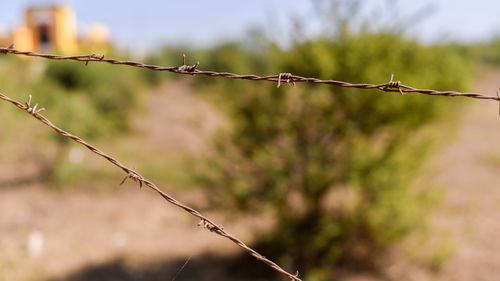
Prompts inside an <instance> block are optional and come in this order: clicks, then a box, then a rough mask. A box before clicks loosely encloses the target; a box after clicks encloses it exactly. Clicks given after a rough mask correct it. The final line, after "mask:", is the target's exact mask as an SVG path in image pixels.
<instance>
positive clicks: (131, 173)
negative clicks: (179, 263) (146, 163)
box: [0, 93, 301, 281]
mask: <svg viewBox="0 0 500 281" xmlns="http://www.w3.org/2000/svg"><path fill="white" fill-rule="evenodd" d="M0 99H1V100H4V101H7V102H10V103H11V104H13V105H15V106H17V107H18V108H19V109H21V110H23V111H25V112H27V113H29V114H31V115H32V116H33V117H35V118H36V119H38V120H39V121H41V122H42V123H44V124H45V125H47V126H49V127H50V128H52V129H53V130H54V131H56V133H58V134H59V135H61V136H63V137H66V138H70V139H72V140H74V141H75V142H77V143H79V144H81V145H83V146H85V147H86V148H88V149H89V150H90V151H92V152H93V153H95V154H97V155H99V156H101V157H103V158H104V159H106V160H108V161H109V162H111V163H112V164H114V165H115V166H117V167H118V168H120V169H122V170H123V171H124V172H125V173H126V176H125V178H124V179H123V180H122V182H121V184H123V183H124V182H125V181H126V180H127V179H131V180H133V181H135V182H138V183H139V186H140V187H142V185H143V184H144V185H146V186H148V187H149V188H151V189H153V190H154V191H156V192H157V193H158V194H160V195H161V196H162V197H163V198H164V199H165V200H166V201H168V202H169V203H171V204H173V205H175V206H176V207H178V208H181V209H183V210H184V211H186V212H188V213H189V214H191V215H193V216H195V217H196V218H198V219H200V222H199V223H198V226H202V227H204V228H206V229H208V230H210V231H211V232H214V233H216V234H218V235H220V236H223V237H225V238H227V239H229V240H231V241H232V242H233V243H235V244H236V245H238V246H239V247H241V248H243V250H245V251H246V252H248V253H249V254H250V255H252V256H253V257H255V258H256V259H257V260H260V261H262V262H263V263H265V264H267V265H268V266H269V267H271V268H272V269H274V270H276V271H278V272H279V273H281V274H283V275H284V276H286V277H287V278H289V279H290V280H293V281H301V279H300V278H299V277H298V273H297V274H295V275H293V274H291V273H288V272H287V271H285V270H284V269H282V268H281V267H280V266H279V265H278V264H276V263H274V262H273V261H271V260H269V259H268V258H266V257H264V256H263V255H261V254H259V253H258V252H257V251H255V250H254V249H252V248H250V247H248V246H247V245H246V244H245V243H244V242H243V241H241V240H240V239H238V238H236V237H235V236H233V235H231V234H229V233H228V232H226V231H225V230H224V228H223V227H222V226H219V225H217V224H216V223H215V222H214V221H213V220H211V219H209V218H207V217H205V216H204V215H202V214H201V213H200V212H198V211H197V210H195V209H193V208H191V207H189V206H187V205H185V204H183V203H182V202H180V201H178V200H177V199H175V198H174V197H172V196H170V195H168V194H167V193H165V192H164V191H162V190H161V189H160V188H158V187H157V186H156V185H155V184H154V183H153V182H151V181H149V180H148V179H146V178H144V177H143V176H142V175H141V174H139V173H138V172H136V171H135V170H133V169H131V168H129V167H127V166H125V165H124V164H122V163H121V162H120V161H118V160H117V159H115V158H113V157H112V156H109V155H108V154H106V153H104V152H103V151H101V150H100V149H99V148H97V147H95V146H93V145H91V144H89V143H87V142H86V141H84V140H83V139H81V138H80V137H78V136H75V135H72V134H70V133H68V132H66V131H64V130H62V129H60V128H58V127H57V126H56V125H54V124H53V123H52V122H51V121H50V120H49V119H47V118H46V117H45V116H43V115H41V114H40V112H41V111H43V110H45V108H40V109H37V107H38V104H36V105H34V106H33V107H32V106H31V95H30V96H29V99H28V102H26V103H25V104H22V103H21V102H19V101H17V100H14V99H12V98H9V97H8V96H6V95H5V94H2V93H0Z"/></svg>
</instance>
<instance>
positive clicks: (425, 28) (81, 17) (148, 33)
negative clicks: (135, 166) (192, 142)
mask: <svg viewBox="0 0 500 281" xmlns="http://www.w3.org/2000/svg"><path fill="white" fill-rule="evenodd" d="M40 3H67V4H69V5H70V6H72V7H73V9H74V10H75V11H76V14H77V22H78V29H79V31H80V32H83V31H84V30H85V29H86V28H88V27H89V26H90V25H91V24H93V23H103V24H105V25H107V26H108V27H109V29H110V31H111V35H112V39H113V41H114V42H115V43H117V44H118V45H120V46H122V47H131V48H136V49H144V48H152V47H154V46H157V45H159V44H161V43H167V44H168V43H171V44H179V43H182V42H185V43H189V44H198V45H202V44H213V43H217V42H219V41H221V40H223V39H225V38H235V37H236V38H238V37H239V38H241V37H242V36H244V34H245V31H247V30H248V28H249V27H251V26H259V25H260V26H269V27H270V33H271V34H272V35H273V36H275V38H276V40H278V41H284V40H286V38H287V37H286V36H284V34H286V32H287V30H288V31H290V29H291V21H290V20H289V19H290V18H291V17H300V18H302V19H303V20H304V21H305V22H311V27H310V28H309V29H308V32H310V33H314V32H319V29H316V28H315V25H314V22H315V20H314V14H315V13H314V9H313V8H312V5H311V3H312V1H310V0H251V1H243V0H241V1H236V0H184V1H174V0H165V1H160V0H157V1H153V0H141V1H137V0H134V1H130V0H122V1H118V0H108V1H105V0H54V1H48V0H10V1H4V3H2V5H1V8H0V26H1V27H2V28H3V29H10V28H12V27H13V26H16V25H18V24H20V23H21V22H22V20H23V9H24V7H26V6H28V5H31V4H40ZM387 3H392V5H393V6H395V7H394V8H393V9H390V8H388V4H387ZM364 8H365V9H366V10H369V11H371V12H373V11H375V10H379V11H380V13H379V15H378V16H380V17H383V18H384V19H385V20H384V21H385V22H390V21H391V20H392V19H393V17H394V18H398V19H399V20H402V21H407V23H406V25H407V28H408V29H409V33H410V34H411V35H414V36H417V37H420V38H422V39H424V40H426V41H436V40H437V41H443V40H468V41H471V40H482V39H486V38H488V37H490V36H492V35H493V34H497V33H500V16H498V15H497V14H498V12H500V1H494V0H474V1H469V0H421V1H415V0H399V1H390V0H365V1H364ZM420 10H422V11H425V13H426V14H430V15H428V16H426V17H423V19H420V20H418V21H417V23H416V24H415V23H413V20H411V19H409V18H411V16H412V15H415V14H418V11H420ZM393 11H400V12H401V13H399V14H394V13H393ZM371 12H370V13H371Z"/></svg>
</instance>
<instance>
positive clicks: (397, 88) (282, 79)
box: [0, 45, 500, 101]
mask: <svg viewBox="0 0 500 281" xmlns="http://www.w3.org/2000/svg"><path fill="white" fill-rule="evenodd" d="M0 53H4V54H14V55H21V56H29V57H40V58H45V59H50V60H74V61H81V62H85V65H87V64H88V63H89V62H106V63H110V64H118V65H127V66H133V67H139V68H147V69H151V70H155V71H169V72H173V73H178V74H189V75H195V74H197V75H206V76H219V77H225V78H232V79H243V80H253V81H259V80H261V81H270V82H275V83H278V87H279V86H280V84H281V83H293V84H294V85H295V83H298V82H309V83H315V84H327V85H334V86H339V87H347V88H358V89H377V90H380V91H384V92H399V93H400V94H405V93H420V94H424V95H431V96H448V97H457V96H461V97H469V98H474V99H485V100H496V101H500V96H498V95H497V96H488V95H484V94H481V93H462V92H456V91H436V90H430V89H417V88H413V87H411V86H407V85H404V84H402V83H401V82H400V81H393V76H391V79H390V81H389V82H387V83H383V84H368V83H362V84H352V83H349V82H343V81H337V80H321V79H318V78H308V77H302V76H299V75H292V74H291V73H280V74H277V75H267V76H259V75H255V74H249V75H239V74H235V73H230V72H216V71H209V70H199V69H197V67H198V65H199V62H197V63H196V64H195V65H192V66H189V65H185V64H184V59H183V65H181V66H158V65H152V64H145V63H142V62H135V61H122V60H117V59H108V58H104V56H99V55H96V54H90V55H77V56H62V55H54V54H41V53H36V52H28V51H19V50H16V49H14V48H13V46H12V45H11V47H8V48H5V47H0Z"/></svg>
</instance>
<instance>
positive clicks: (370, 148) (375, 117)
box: [163, 23, 476, 280]
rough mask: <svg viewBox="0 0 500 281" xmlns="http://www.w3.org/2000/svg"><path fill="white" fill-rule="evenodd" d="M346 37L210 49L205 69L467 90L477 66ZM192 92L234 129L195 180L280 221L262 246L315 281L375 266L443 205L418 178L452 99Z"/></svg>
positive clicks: (460, 54) (452, 52) (457, 49)
mask: <svg viewBox="0 0 500 281" xmlns="http://www.w3.org/2000/svg"><path fill="white" fill-rule="evenodd" d="M338 27H339V28H338V30H337V32H331V33H330V35H328V36H323V37H318V38H313V39H308V40H297V41H295V42H294V43H293V44H292V46H290V47H287V48H283V47H280V46H278V45H276V44H274V43H273V42H272V41H262V40H261V38H259V39H260V40H259V41H254V42H253V44H247V43H248V42H246V43H245V44H242V43H234V42H233V43H224V44H221V45H219V46H217V47H214V48H211V49H209V50H204V51H203V54H204V60H203V63H202V65H203V68H205V69H211V70H215V71H228V72H234V73H241V74H250V73H256V74H270V73H280V72H281V73H284V72H290V73H293V74H297V75H302V76H306V77H318V78H323V79H331V78H334V79H336V80H341V81H349V82H353V83H365V82H366V83H375V84H378V83H383V82H386V81H388V80H389V78H390V75H391V73H394V74H395V80H401V81H403V82H404V83H405V84H408V85H413V86H416V87H419V88H432V89H438V90H445V89H454V90H458V91H463V90H466V89H467V87H468V85H469V82H470V80H471V74H472V73H473V70H474V62H475V59H476V56H475V55H474V52H472V51H470V50H469V49H468V48H464V47H463V46H460V45H457V44H446V45H431V46H429V45H422V44H421V43H419V42H418V41H416V40H412V39H408V38H407V37H405V35H404V34H403V33H399V32H389V31H383V30H382V31H380V30H379V31H377V30H370V29H361V30H359V29H354V28H349V26H347V25H345V23H341V24H339V25H338ZM256 46H258V47H256ZM167 53H168V52H167ZM163 56H165V57H166V59H168V58H170V57H171V56H170V55H167V54H163ZM177 64H178V63H177ZM174 65H176V64H174ZM200 68H201V67H200ZM195 82H196V83H197V85H196V86H197V89H198V91H199V92H200V93H210V99H212V101H213V102H214V104H216V105H217V106H218V107H219V108H220V109H221V110H222V112H224V113H225V114H226V116H227V119H228V122H229V125H228V126H226V127H224V128H222V129H221V131H220V133H219V134H218V135H217V136H216V137H215V140H214V144H213V146H212V149H211V150H210V151H209V152H208V153H207V154H208V155H207V156H206V157H205V160H204V161H201V164H199V165H198V167H197V169H196V172H195V173H196V175H195V177H196V179H197V182H198V183H199V184H200V185H202V186H203V187H205V190H206V191H207V195H208V196H209V197H210V199H211V200H212V202H213V206H217V207H219V208H223V209H224V210H239V211H240V212H242V213H259V212H261V213H266V214H271V215H272V217H273V218H274V219H275V226H274V228H273V229H272V230H270V231H268V232H266V233H260V239H259V242H258V245H259V246H260V247H262V249H263V251H264V253H265V255H266V256H270V257H274V258H278V259H279V260H280V261H281V262H282V263H285V264H288V265H289V266H290V268H297V269H299V270H300V271H301V273H304V272H308V274H306V277H307V278H306V279H307V280H322V279H325V278H327V276H330V274H331V270H333V267H332V265H334V264H345V263H355V264H356V265H365V266H374V265H375V263H376V260H377V259H376V258H377V257H379V255H380V254H381V253H382V252H383V250H384V249H386V248H387V247H388V246H390V245H393V244H394V243H395V242H397V241H400V240H401V239H403V238H405V237H407V236H408V235H409V234H411V233H413V232H414V231H415V230H418V229H419V228H420V227H421V226H423V225H424V224H425V222H426V219H427V218H428V215H429V213H430V211H431V210H432V206H433V205H434V204H435V202H436V197H438V196H437V195H436V194H435V193H434V192H433V191H432V190H431V189H429V188H426V186H416V185H415V179H417V178H418V175H419V172H420V168H421V167H422V164H423V163H424V160H425V159H426V157H427V156H428V155H429V152H430V151H431V148H432V147H433V144H434V143H435V140H436V139H437V137H438V136H440V134H441V133H440V132H439V131H438V130H436V129H433V128H436V127H433V126H432V125H433V124H434V125H435V124H438V123H439V122H440V121H442V120H444V119H445V118H446V117H450V116H451V114H452V113H453V111H454V110H456V109H457V107H458V105H459V102H457V101H456V100H455V101H452V100H450V99H448V98H439V97H428V96H423V95H413V94H408V95H405V96H400V95H399V93H381V92H378V91H367V90H356V89H349V88H339V87H331V86H320V85H308V84H299V85H297V86H296V87H292V86H291V85H286V84H284V85H282V86H281V88H279V89H278V88H276V84H274V83H268V82H262V83H255V82H249V81H234V80H230V79H213V78H212V79H206V78H203V77H199V78H198V79H196V80H195ZM197 160H199V158H197Z"/></svg>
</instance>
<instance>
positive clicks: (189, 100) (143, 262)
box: [0, 69, 500, 281]
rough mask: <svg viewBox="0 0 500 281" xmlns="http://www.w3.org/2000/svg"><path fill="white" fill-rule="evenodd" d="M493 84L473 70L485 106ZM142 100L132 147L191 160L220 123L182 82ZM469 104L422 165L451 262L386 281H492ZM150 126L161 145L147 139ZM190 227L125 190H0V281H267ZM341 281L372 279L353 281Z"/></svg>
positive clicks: (403, 271)
mask: <svg viewBox="0 0 500 281" xmlns="http://www.w3.org/2000/svg"><path fill="white" fill-rule="evenodd" d="M497 77H500V70H499V69H483V70H481V71H480V73H479V75H478V79H477V83H476V87H475V90H476V91H479V92H482V93H486V94H494V93H495V92H496V91H497V90H499V89H500V80H498V79H497ZM183 83H184V84H183ZM149 98H150V100H149V102H148V107H149V111H150V112H151V114H149V115H147V116H143V117H141V118H140V119H138V120H137V122H138V124H148V125H147V127H146V128H145V129H144V130H145V131H144V132H142V134H141V136H140V137H132V138H131V140H130V141H131V142H136V141H137V142H148V143H149V144H150V145H151V146H153V147H155V146H159V145H162V146H163V147H164V148H165V149H174V150H183V149H184V150H191V151H193V150H196V149H198V148H199V147H200V146H202V145H203V138H202V137H200V136H199V135H198V133H197V132H200V130H201V131H202V132H204V134H207V135H208V134H210V133H211V132H213V131H214V129H215V128H216V126H217V125H216V124H217V123H218V122H219V120H218V118H217V117H214V115H213V114H211V113H210V112H211V109H210V107H209V106H208V105H206V104H204V103H203V102H200V101H199V100H196V99H194V98H193V97H192V96H191V94H190V93H189V86H188V84H186V82H185V81H183V82H176V83H174V84H170V85H168V86H166V87H162V88H160V89H159V90H158V91H157V92H156V93H154V94H152V95H150V97H149ZM469 104H470V106H469V107H467V109H466V110H465V111H464V112H463V117H462V118H457V122H461V123H463V124H462V125H461V126H460V128H459V129H458V132H457V133H454V134H451V135H450V139H449V142H448V143H447V145H445V147H443V149H441V150H440V151H439V152H438V153H437V154H436V155H435V157H434V159H433V160H432V161H431V163H430V164H429V165H430V168H431V169H433V170H436V171H437V172H435V173H434V174H433V175H432V179H431V180H430V181H431V183H432V185H435V186H437V187H439V188H442V189H443V190H445V194H446V196H445V198H444V201H443V203H442V206H441V207H440V209H439V211H438V213H437V215H436V217H435V220H434V221H433V225H434V227H435V228H436V229H438V230H439V231H440V233H446V239H447V241H448V242H449V245H450V249H451V250H449V252H451V254H450V257H449V258H447V259H446V261H445V263H444V265H443V266H442V267H441V269H440V270H437V271H435V270H432V269H429V268H427V267H421V266H419V265H416V264H412V263H411V262H408V261H402V260H399V259H393V260H392V261H390V262H388V263H387V265H386V266H385V268H384V270H385V271H386V272H387V276H388V277H389V278H390V279H391V280H415V281H416V280H443V281H444V280H459V281H460V280H497V279H499V278H500V239H498V233H500V223H498V222H500V212H499V207H498V206H499V205H500V188H498V187H499V186H498V182H500V146H499V145H498V144H499V143H500V117H499V116H498V110H499V109H498V104H497V103H495V102H491V101H477V100H471V101H470V102H469ZM183 106H184V107H185V106H190V107H193V108H194V112H196V114H197V115H196V116H197V117H191V115H186V113H185V111H182V110H178V108H181V107H183ZM160 126H161V127H162V128H163V129H164V130H163V132H169V133H168V134H165V133H163V134H158V133H156V132H158V131H159V130H155V128H158V127H160ZM200 128H201V129H200ZM4 171H5V170H4ZM8 173H9V174H10V173H15V170H10V171H9V172H8ZM3 174H5V172H4V173H3ZM118 181H119V180H118ZM117 188H118V187H117ZM165 190H166V191H167V192H170V193H172V194H173V195H174V196H176V197H177V198H178V199H180V200H184V201H186V202H194V201H196V200H198V199H199V198H200V195H199V194H196V192H192V191H182V190H171V189H169V188H168V187H166V188H165ZM210 215H211V216H214V217H215V218H216V220H217V221H219V222H221V224H222V225H224V226H226V229H227V230H229V231H230V232H232V233H234V234H235V235H237V236H239V237H240V238H242V239H244V240H246V241H252V238H253V237H252V235H251V234H250V233H249V232H248V229H249V228H255V227H265V223H261V220H259V219H258V218H247V219H245V220H238V221H233V220H230V219H228V217H226V216H225V215H224V214H223V212H221V213H211V214H210ZM197 223H198V222H197V221H196V220H194V219H193V218H191V217H190V216H188V215H186V214H184V213H183V212H181V211H179V210H177V209H175V208H174V207H172V206H170V205H168V204H166V203H165V202H164V201H163V200H162V199H161V198H159V197H158V196H156V194H154V193H152V192H151V191H149V190H147V189H142V190H139V189H138V188H137V187H136V186H135V185H134V184H133V183H128V184H126V185H124V186H123V187H122V188H120V189H119V191H118V192H113V193H102V192H96V191H95V190H93V189H92V190H86V189H82V190H78V191H72V192H54V191H47V190H46V189H44V188H42V186H39V185H36V184H30V185H27V186H19V187H16V188H3V189H1V190H0V280H5V281H18V280H21V281H23V280H26V281H28V280H30V281H31V280H54V281H55V280H70V281H76V280H117V281H118V280H125V281H128V280H147V281H153V280H173V279H175V280H261V279H262V278H263V277H262V276H265V275H260V272H261V271H266V270H268V269H266V268H265V267H263V266H262V265H260V264H259V263H258V262H256V261H253V260H251V259H249V260H244V261H243V260H241V258H240V257H239V256H238V255H237V254H238V253H240V252H241V250H240V249H239V248H236V247H235V246H234V245H233V244H231V243H230V242H228V241H225V240H224V239H222V238H220V237H218V236H216V235H214V234H211V233H209V232H207V231H206V230H203V229H201V228H199V227H198V226H197ZM188 260H189V262H188V263H187V264H186V266H185V267H184V268H183V270H182V271H181V272H180V273H179V272H178V271H179V269H180V268H182V267H183V265H184V264H185V262H186V261H188ZM249 268H252V270H250V271H249V270H248V269H249ZM254 268H256V269H254ZM241 272H245V274H249V272H251V275H245V274H241ZM178 273H179V274H178ZM344 280H351V281H358V280H365V281H368V280H382V279H380V278H378V277H376V276H372V275H370V274H369V273H359V274H350V276H349V277H346V278H345V279H344Z"/></svg>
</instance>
